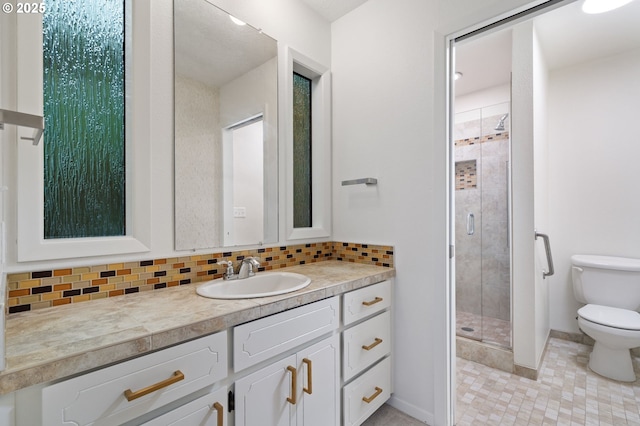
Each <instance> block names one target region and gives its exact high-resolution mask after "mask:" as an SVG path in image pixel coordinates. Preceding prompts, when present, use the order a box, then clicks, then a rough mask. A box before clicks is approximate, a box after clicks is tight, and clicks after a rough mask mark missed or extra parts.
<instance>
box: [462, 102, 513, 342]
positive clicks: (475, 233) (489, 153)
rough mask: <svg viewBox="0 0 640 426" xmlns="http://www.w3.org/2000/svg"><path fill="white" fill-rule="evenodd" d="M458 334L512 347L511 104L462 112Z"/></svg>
mask: <svg viewBox="0 0 640 426" xmlns="http://www.w3.org/2000/svg"><path fill="white" fill-rule="evenodd" d="M454 141H455V229H456V235H455V247H456V277H455V279H456V283H455V288H456V333H457V335H458V336H462V337H466V338H470V339H474V340H478V341H482V342H484V343H490V344H494V345H498V346H501V347H506V348H510V347H511V271H510V249H509V239H510V235H509V220H510V218H509V205H510V203H509V181H510V179H509V173H510V167H509V150H510V137H509V103H508V102H506V103H500V104H497V105H490V106H486V107H483V108H478V109H474V110H471V111H464V112H459V113H456V115H455V128H454Z"/></svg>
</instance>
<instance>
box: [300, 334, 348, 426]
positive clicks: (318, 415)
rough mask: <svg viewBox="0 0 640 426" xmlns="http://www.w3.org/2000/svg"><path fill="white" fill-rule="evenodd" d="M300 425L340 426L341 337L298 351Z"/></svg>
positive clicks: (336, 336)
mask: <svg viewBox="0 0 640 426" xmlns="http://www.w3.org/2000/svg"><path fill="white" fill-rule="evenodd" d="M297 358H298V380H299V383H300V384H299V386H298V424H299V425H304V426H327V425H339V424H340V336H339V335H337V334H336V335H335V336H332V337H329V338H328V339H325V340H322V341H321V342H318V343H316V344H315V345H312V346H310V347H308V348H305V349H303V350H302V351H300V352H298V355H297Z"/></svg>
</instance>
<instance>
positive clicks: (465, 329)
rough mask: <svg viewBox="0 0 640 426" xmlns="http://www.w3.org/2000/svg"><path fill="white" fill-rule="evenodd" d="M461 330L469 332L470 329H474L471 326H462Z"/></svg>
mask: <svg viewBox="0 0 640 426" xmlns="http://www.w3.org/2000/svg"><path fill="white" fill-rule="evenodd" d="M462 331H469V332H471V331H475V330H474V329H473V328H471V327H462Z"/></svg>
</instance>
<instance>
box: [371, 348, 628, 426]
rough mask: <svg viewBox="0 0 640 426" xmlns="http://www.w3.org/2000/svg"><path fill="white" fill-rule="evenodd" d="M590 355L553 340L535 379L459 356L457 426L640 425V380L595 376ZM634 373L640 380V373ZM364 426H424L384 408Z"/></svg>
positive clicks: (583, 350)
mask: <svg viewBox="0 0 640 426" xmlns="http://www.w3.org/2000/svg"><path fill="white" fill-rule="evenodd" d="M590 351H591V347H590V346H586V345H583V344H580V343H574V342H570V341H567V340H561V339H555V338H552V339H550V340H549V345H548V347H547V352H546V354H545V358H544V360H543V364H542V368H541V371H540V375H539V378H538V380H536V381H533V380H529V379H525V378H523V377H519V376H516V375H513V374H509V373H506V372H503V371H500V370H495V369H493V368H490V367H487V366H484V365H481V364H477V363H474V362H471V361H467V360H464V359H460V358H458V359H457V361H456V362H457V372H456V375H457V401H456V424H457V426H467V425H474V426H475V425H500V426H502V425H570V426H574V425H576V426H577V425H580V426H582V425H601V426H607V425H611V426H619V425H636V426H640V380H636V381H635V382H634V383H621V382H616V381H613V380H609V379H606V378H604V377H601V376H598V375H597V374H595V373H593V372H591V371H590V370H589V369H588V368H587V363H588V360H589V352H590ZM636 374H637V375H638V376H639V377H640V371H637V372H636ZM364 425H366V426H379V425H385V426H395V425H397V426H419V425H423V423H421V422H419V421H417V420H415V419H412V418H410V417H407V416H406V415H404V414H403V413H400V412H398V411H397V410H395V409H393V408H392V407H389V406H387V405H385V406H383V408H381V409H380V410H378V412H377V413H375V414H374V415H373V416H372V417H371V418H369V420H367V422H365V423H364Z"/></svg>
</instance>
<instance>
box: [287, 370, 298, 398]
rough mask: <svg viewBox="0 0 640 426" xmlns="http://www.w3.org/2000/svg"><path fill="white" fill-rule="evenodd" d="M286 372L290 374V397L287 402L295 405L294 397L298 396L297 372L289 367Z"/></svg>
mask: <svg viewBox="0 0 640 426" xmlns="http://www.w3.org/2000/svg"><path fill="white" fill-rule="evenodd" d="M287 370H289V371H290V372H291V396H290V397H287V402H290V403H291V404H292V405H296V397H297V395H298V385H297V383H298V371H297V370H296V369H295V367H292V366H290V365H289V366H288V367H287Z"/></svg>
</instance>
